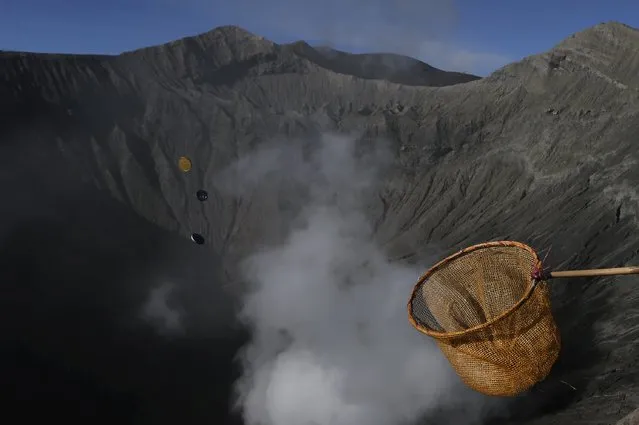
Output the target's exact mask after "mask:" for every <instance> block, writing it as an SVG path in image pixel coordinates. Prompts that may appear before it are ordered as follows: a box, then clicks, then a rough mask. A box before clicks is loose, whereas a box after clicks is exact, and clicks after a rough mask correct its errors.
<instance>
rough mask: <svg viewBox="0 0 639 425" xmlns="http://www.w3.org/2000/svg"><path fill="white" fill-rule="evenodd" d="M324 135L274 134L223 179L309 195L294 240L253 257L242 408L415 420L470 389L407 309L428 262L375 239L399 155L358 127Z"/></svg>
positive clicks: (339, 418) (296, 424)
mask: <svg viewBox="0 0 639 425" xmlns="http://www.w3.org/2000/svg"><path fill="white" fill-rule="evenodd" d="M319 145H320V146H319V148H317V149H315V150H314V151H313V152H311V153H308V152H306V153H305V152H304V147H303V146H301V145H300V144H295V143H287V144H277V145H270V146H269V147H267V148H264V149H262V150H260V151H258V152H257V153H256V154H254V155H251V156H248V157H246V158H245V159H243V160H242V162H241V163H238V164H235V166H233V167H231V169H230V171H227V174H226V178H225V179H223V181H225V182H226V183H227V184H230V183H231V182H233V183H234V184H233V187H234V188H235V190H238V191H239V192H240V193H241V192H242V191H245V190H255V189H257V188H258V187H259V184H268V182H269V181H272V180H278V179H284V180H287V181H288V182H289V184H290V183H291V182H294V184H295V185H297V186H300V187H303V188H304V189H305V191H301V192H299V191H298V192H297V193H305V194H306V195H307V196H305V197H302V198H300V199H303V201H302V202H301V203H300V204H299V205H298V206H299V209H298V213H297V217H296V219H295V220H294V221H293V222H292V224H291V228H290V229H289V234H288V235H287V236H286V238H285V239H284V240H283V242H282V243H281V244H279V245H277V246H272V247H269V248H267V249H262V250H259V251H258V252H256V253H255V254H254V255H252V256H251V257H250V258H248V259H246V261H245V262H244V264H243V271H244V276H245V279H246V281H247V282H248V284H249V290H248V291H247V293H246V295H245V298H244V303H243V307H242V310H241V313H240V319H241V321H242V322H243V323H245V324H246V325H248V327H249V328H250V329H251V331H252V340H251V342H250V343H249V344H248V345H247V346H246V347H245V348H244V350H243V351H242V353H241V360H242V363H243V368H244V371H243V376H242V378H241V379H240V380H239V382H238V383H237V385H236V390H237V395H238V400H237V403H238V408H239V409H241V411H242V412H243V415H244V418H245V421H246V423H247V424H249V425H257V424H261V425H262V424H265V425H305V424H314V425H354V424H366V425H389V424H399V423H410V422H412V421H414V420H417V419H419V418H420V417H421V416H422V415H424V414H427V413H429V412H432V411H433V410H434V409H436V408H440V407H441V406H443V405H450V404H451V403H452V398H451V395H452V393H453V391H458V392H460V393H464V390H463V389H462V388H461V385H460V383H459V380H458V378H457V377H456V375H454V372H453V371H452V370H451V368H450V366H449V365H448V363H447V361H446V360H445V359H444V358H443V356H442V355H441V353H440V352H439V350H438V349H437V348H436V346H435V345H434V344H433V343H432V341H431V340H429V339H428V338H426V337H424V336H422V335H420V334H419V333H418V332H417V331H415V330H414V329H413V328H412V327H411V326H410V325H409V323H408V321H407V317H406V302H407V297H408V295H409V293H410V289H411V287H412V285H413V284H414V282H415V280H416V279H417V278H418V276H419V273H420V272H421V270H417V269H415V268H411V267H408V266H404V265H400V264H392V263H390V262H389V261H388V260H387V257H386V255H385V254H384V252H383V249H382V247H380V246H378V244H377V243H376V242H375V238H374V232H373V227H372V225H371V223H370V222H369V218H370V217H369V215H368V214H367V208H368V207H369V203H368V201H369V200H370V199H374V197H373V196H372V195H373V194H374V193H376V191H377V190H379V188H380V187H381V184H383V175H384V170H386V169H387V166H388V164H389V162H388V159H389V158H391V157H392V155H391V154H390V152H388V151H387V150H386V149H385V148H384V146H383V145H382V144H380V143H373V142H370V141H369V142H361V141H357V140H356V139H355V138H352V137H351V138H346V137H343V136H339V137H338V136H325V137H323V138H322V140H321V142H320V143H319ZM229 173H230V174H229ZM231 176H235V177H236V178H239V179H240V180H239V181H238V180H232V179H231ZM240 176H244V177H240ZM278 176H279V177H278ZM260 182H261V183H260ZM298 189H299V187H298Z"/></svg>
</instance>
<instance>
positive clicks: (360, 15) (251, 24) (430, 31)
mask: <svg viewBox="0 0 639 425" xmlns="http://www.w3.org/2000/svg"><path fill="white" fill-rule="evenodd" d="M610 20H616V21H621V22H624V23H626V24H628V25H631V26H635V27H639V2H637V1H635V0H617V1H607V2H604V1H600V0H582V1H573V0H554V1H551V0H537V1H535V2H529V1H514V0H510V1H506V0H500V1H498V0H457V1H454V0H386V1H382V0H313V1H311V0H263V1H259V0H111V1H108V2H107V1H96V0H84V1H80V0H0V49H4V50H22V51H38V52H56V53H109V54H115V53H119V52H122V51H126V50H133V49H136V48H140V47H145V46H149V45H154V44H160V43H164V42H167V41H171V40H174V39H177V38H181V37H184V36H189V35H195V34H198V33H201V32H205V31H208V30H210V29H212V28H214V27H217V26H220V25H229V24H234V25H240V26H242V27H244V28H246V29H248V30H250V31H252V32H255V33H257V34H259V35H263V36H265V37H267V38H269V39H271V40H274V41H276V42H288V41H292V40H296V39H305V40H309V41H311V42H315V43H323V44H330V45H332V46H334V47H336V48H341V49H344V50H348V51H354V52H366V51H392V52H396V53H403V54H409V55H411V56H414V57H418V58H419V59H422V60H424V61H426V62H428V63H430V64H431V65H434V66H437V67H440V68H444V69H450V70H457V71H467V72H473V73H476V74H480V75H486V74H487V73H489V72H491V71H493V70H495V69H496V68H498V67H500V66H502V65H504V64H506V63H508V62H511V61H514V60H518V59H520V58H522V57H524V56H527V55H530V54H534V53H539V52H542V51H545V50H547V49H549V48H551V47H552V46H553V45H554V44H556V43H558V42H559V41H561V40H562V39H564V38H565V37H567V36H568V35H570V34H572V33H574V32H576V31H580V30H582V29H584V28H587V27H589V26H592V25H595V24H597V23H600V22H603V21H610Z"/></svg>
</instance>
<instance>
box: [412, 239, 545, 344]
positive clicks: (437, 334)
mask: <svg viewBox="0 0 639 425" xmlns="http://www.w3.org/2000/svg"><path fill="white" fill-rule="evenodd" d="M494 247H516V248H520V249H523V250H526V251H528V252H529V253H531V254H532V256H533V258H534V260H535V262H536V264H537V267H541V260H540V259H539V256H538V255H537V252H535V250H534V249H532V248H531V247H530V246H528V245H526V244H524V243H521V242H517V241H492V242H483V243H479V244H476V245H471V246H469V247H467V248H464V249H462V250H460V251H457V252H456V253H454V254H452V255H449V256H448V257H446V258H444V259H443V260H440V261H439V262H438V263H436V264H435V265H434V266H432V267H431V268H429V269H428V270H426V272H424V274H422V275H421V277H420V278H419V280H418V281H417V283H416V284H415V285H414V286H413V291H412V292H411V295H410V298H409V300H408V321H409V322H410V324H411V325H413V327H414V328H415V329H417V330H418V331H419V332H421V333H423V334H425V335H428V336H430V337H433V338H435V339H439V340H447V339H452V338H457V337H460V336H465V335H471V334H473V333H475V332H478V331H481V330H483V329H486V328H487V327H489V326H491V325H494V324H495V323H497V322H499V321H501V320H503V319H504V318H506V317H508V316H509V315H511V314H512V313H513V312H514V311H515V310H517V309H518V308H519V307H521V305H522V304H523V303H524V302H526V300H528V298H530V296H531V295H532V293H533V291H534V290H535V288H536V286H537V284H539V283H540V282H535V281H534V280H533V278H532V276H531V277H530V283H529V286H528V289H527V290H526V292H525V293H524V295H523V296H522V297H521V298H520V299H519V301H517V302H516V303H515V304H513V306H512V307H510V308H509V309H508V310H506V311H504V312H503V313H501V314H500V315H499V316H497V317H495V318H493V319H491V320H489V321H487V322H486V323H482V324H481V325H477V326H474V327H472V328H468V329H465V330H463V331H455V332H440V331H435V330H433V329H431V328H428V327H426V326H423V325H421V324H419V323H417V320H415V318H414V317H413V316H414V315H413V300H414V299H415V297H416V296H417V294H418V292H419V290H420V289H421V287H422V286H423V285H424V282H426V280H427V279H428V278H429V277H430V276H431V275H432V274H433V273H435V272H436V271H437V270H439V269H440V268H441V267H442V266H444V265H445V264H447V263H449V262H451V261H453V260H455V259H457V258H459V257H461V256H463V255H466V254H468V253H469V252H473V251H477V250H480V249H485V248H494Z"/></svg>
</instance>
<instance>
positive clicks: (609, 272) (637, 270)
mask: <svg viewBox="0 0 639 425" xmlns="http://www.w3.org/2000/svg"><path fill="white" fill-rule="evenodd" d="M622 274H639V267H617V268H613V269H591V270H565V271H559V272H550V277H551V278H559V277H594V276H616V275H622Z"/></svg>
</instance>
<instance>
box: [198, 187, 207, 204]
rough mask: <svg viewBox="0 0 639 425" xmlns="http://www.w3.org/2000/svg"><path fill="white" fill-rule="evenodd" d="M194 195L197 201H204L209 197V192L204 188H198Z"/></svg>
mask: <svg viewBox="0 0 639 425" xmlns="http://www.w3.org/2000/svg"><path fill="white" fill-rule="evenodd" d="M196 196H197V199H198V200H199V201H202V202H204V201H206V200H207V199H209V194H208V192H207V191H206V190H202V189H200V190H198V191H197V193H196Z"/></svg>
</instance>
